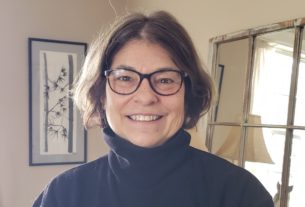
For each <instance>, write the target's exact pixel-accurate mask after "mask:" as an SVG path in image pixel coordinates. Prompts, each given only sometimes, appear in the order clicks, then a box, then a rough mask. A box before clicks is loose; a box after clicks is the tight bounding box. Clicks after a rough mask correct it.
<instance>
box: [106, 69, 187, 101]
mask: <svg viewBox="0 0 305 207" xmlns="http://www.w3.org/2000/svg"><path fill="white" fill-rule="evenodd" d="M104 75H105V76H106V77H107V79H108V84H109V86H110V88H111V90H112V91H113V92H115V93H117V94H121V95H129V94H132V93H134V92H135V91H136V90H137V89H138V88H139V87H140V85H141V83H142V81H143V79H145V78H147V80H148V82H149V85H150V87H151V88H152V90H153V91H154V92H156V93H157V94H159V95H162V96H170V95H174V94H175V93H177V92H178V91H179V90H180V88H181V86H182V83H183V80H184V78H186V77H187V73H186V72H184V71H178V70H175V69H162V70H158V71H155V72H152V73H149V74H143V73H140V72H138V71H135V70H133V69H128V68H119V69H115V70H106V71H105V72H104Z"/></svg>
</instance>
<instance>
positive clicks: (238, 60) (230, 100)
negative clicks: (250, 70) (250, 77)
mask: <svg viewBox="0 0 305 207" xmlns="http://www.w3.org/2000/svg"><path fill="white" fill-rule="evenodd" d="M217 52H218V53H217V67H216V71H215V82H216V84H217V86H218V90H219V92H220V93H219V102H218V107H217V108H216V112H215V117H216V120H215V121H217V122H234V121H236V119H237V118H238V117H241V114H242V110H243V95H244V89H245V82H246V71H247V65H248V54H249V38H247V39H243V40H237V41H232V42H227V43H222V44H220V45H219V46H218V50H217Z"/></svg>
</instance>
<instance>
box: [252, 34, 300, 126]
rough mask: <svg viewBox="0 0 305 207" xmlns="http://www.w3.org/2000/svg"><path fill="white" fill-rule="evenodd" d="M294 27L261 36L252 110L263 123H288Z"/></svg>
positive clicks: (255, 54) (256, 63)
mask: <svg viewBox="0 0 305 207" xmlns="http://www.w3.org/2000/svg"><path fill="white" fill-rule="evenodd" d="M293 43H294V29H288V30H282V31H279V32H272V33H268V34H264V35H260V36H257V38H256V39H255V51H254V62H253V81H252V92H251V95H252V97H251V100H250V113H252V114H257V115H260V116H261V120H262V123H263V124H279V125H285V124H287V113H288V101H289V92H290V82H291V80H290V79H291V72H292V63H293Z"/></svg>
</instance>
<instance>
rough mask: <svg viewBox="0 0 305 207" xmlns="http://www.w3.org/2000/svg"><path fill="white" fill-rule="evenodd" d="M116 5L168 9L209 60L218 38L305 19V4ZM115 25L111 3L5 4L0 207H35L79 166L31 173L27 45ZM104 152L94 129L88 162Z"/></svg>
mask: <svg viewBox="0 0 305 207" xmlns="http://www.w3.org/2000/svg"><path fill="white" fill-rule="evenodd" d="M110 2H112V4H113V6H114V7H115V8H116V9H117V11H118V13H121V12H122V11H123V10H125V9H126V10H146V11H151V10H156V9H165V10H169V11H170V12H172V13H173V14H174V15H175V16H177V17H178V19H179V20H180V21H181V23H182V24H183V25H185V27H186V28H187V29H188V31H189V32H190V34H191V36H192V37H193V39H194V42H195V45H196V47H197V49H198V50H199V54H200V56H201V57H202V59H203V60H204V61H207V56H208V40H209V39H210V38H211V37H213V36H217V35H220V34H224V33H228V32H234V31H238V30H241V29H246V28H249V27H256V26H259V25H265V24H268V23H273V22H278V21H283V20H287V19H291V18H296V17H302V16H305V12H304V9H303V8H304V6H305V2H304V1H303V0H298V1H297V0H291V1H279V0H269V1H263V0H257V1H255V2H254V1H244V0H234V1H221V2H220V1H215V0H188V1H186V0H185V1H183V0H179V1H177V0H166V1H165V0H153V1H152V0H111V1H110ZM297 4H299V5H298V6H296V5H297ZM113 18H114V13H113V11H112V9H111V7H110V5H109V1H108V0H86V1H84V0H64V1H59V0H45V1H38V0H27V1H22V0H19V1H18V0H0V29H1V32H0V60H1V65H0V70H1V75H0V95H1V96H0V97H1V102H0V106H1V107H0V116H1V118H0V167H1V168H0V207H20V206H30V205H31V202H32V201H33V199H34V196H35V195H37V193H38V192H40V190H41V189H42V188H43V186H44V185H45V184H46V183H47V182H48V181H49V180H50V178H51V177H53V176H55V175H56V174H58V173H59V172H61V171H63V170H66V169H68V168H70V167H72V166H71V165H65V166H44V167H29V166H28V153H29V150H28V140H29V138H28V94H29V91H28V61H27V55H28V54H27V38H28V37H40V38H49V39H61V40H71V41H83V42H90V41H91V39H92V37H93V36H94V35H95V34H96V32H97V31H98V30H99V28H100V27H101V26H103V25H105V24H107V23H109V22H110V21H111V20H112V19H113ZM201 124H202V125H203V123H201ZM198 130H199V131H200V132H201V131H202V129H198ZM197 137H198V138H197V139H194V140H195V145H197V146H198V147H200V148H202V147H203V138H204V136H202V135H200V136H198V135H197ZM196 140H197V141H196ZM105 151H106V150H105V145H104V144H103V141H102V140H101V138H100V134H99V130H98V129H92V130H90V131H89V136H88V159H89V160H92V159H94V158H96V157H98V156H99V155H100V154H103V153H105Z"/></svg>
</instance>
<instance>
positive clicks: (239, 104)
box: [207, 18, 305, 207]
mask: <svg viewBox="0 0 305 207" xmlns="http://www.w3.org/2000/svg"><path fill="white" fill-rule="evenodd" d="M304 25H305V18H302V19H295V20H289V21H286V22H280V23H276V24H272V25H268V26H263V27H258V28H253V29H249V30H246V31H241V32H236V33H232V34H226V35H223V36H219V37H215V38H212V39H211V41H210V42H211V44H212V46H211V47H210V48H211V49H212V51H211V54H212V55H211V58H212V60H211V61H210V63H211V67H212V74H213V78H214V80H215V83H216V86H217V88H218V91H219V100H218V102H217V104H216V106H214V107H213V108H212V110H211V112H210V113H209V122H208V130H207V146H208V148H209V150H210V151H211V152H212V153H214V154H216V155H218V156H220V157H223V158H225V159H227V160H229V161H230V162H232V163H234V164H237V165H240V166H241V167H244V168H246V169H247V170H249V171H250V172H252V173H253V174H254V175H255V176H256V177H257V178H258V179H259V180H260V181H261V182H262V184H263V185H264V186H265V187H266V189H267V190H268V191H269V193H270V194H271V195H272V196H273V199H274V203H275V206H276V207H278V206H279V207H287V206H288V205H289V206H290V207H292V206H293V207H298V206H300V204H301V203H303V202H302V195H301V194H302V192H303V193H304V191H305V187H304V186H305V179H304V177H305V176H304V175H305V165H304V163H305V160H304V157H305V154H304V152H305V107H304V106H305V32H304V31H303V30H304Z"/></svg>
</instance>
